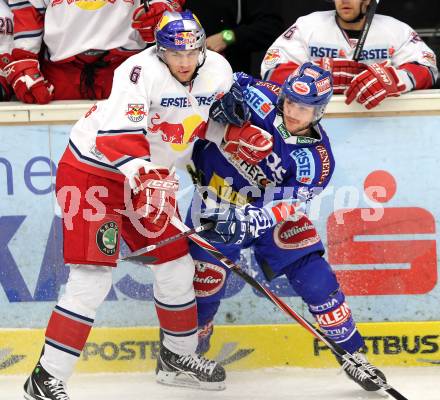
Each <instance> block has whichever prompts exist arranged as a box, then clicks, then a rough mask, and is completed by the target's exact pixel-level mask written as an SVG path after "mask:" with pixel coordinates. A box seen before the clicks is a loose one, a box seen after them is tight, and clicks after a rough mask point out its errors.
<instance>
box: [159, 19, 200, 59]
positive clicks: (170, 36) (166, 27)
mask: <svg viewBox="0 0 440 400" xmlns="http://www.w3.org/2000/svg"><path fill="white" fill-rule="evenodd" d="M155 37H156V49H157V55H158V56H159V58H160V59H161V60H162V61H164V62H165V60H164V52H165V51H166V50H168V49H169V50H175V51H182V50H194V49H200V55H199V59H198V63H197V66H198V67H201V66H202V65H203V63H204V62H205V59H206V34H205V30H204V29H203V28H202V26H201V24H200V21H199V20H198V18H197V17H196V16H195V15H194V14H193V13H192V12H191V11H188V10H187V11H184V12H170V11H165V12H164V13H163V15H162V18H161V20H160V21H159V23H158V24H157V27H156V30H155Z"/></svg>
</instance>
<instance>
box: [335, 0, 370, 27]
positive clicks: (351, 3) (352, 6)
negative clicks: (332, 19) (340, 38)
mask: <svg viewBox="0 0 440 400" xmlns="http://www.w3.org/2000/svg"><path fill="white" fill-rule="evenodd" d="M369 3H370V0H335V8H336V12H337V14H338V17H339V18H340V19H341V20H342V22H346V23H350V22H352V21H355V20H356V18H358V16H359V14H360V13H361V12H363V13H365V11H366V7H367V6H368V4H369Z"/></svg>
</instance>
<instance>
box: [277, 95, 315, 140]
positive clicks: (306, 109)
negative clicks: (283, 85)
mask: <svg viewBox="0 0 440 400" xmlns="http://www.w3.org/2000/svg"><path fill="white" fill-rule="evenodd" d="M314 112H315V108H314V107H312V106H308V105H306V104H299V103H295V102H293V101H291V100H289V99H288V98H286V99H284V104H283V120H284V125H285V127H286V129H287V130H288V131H289V132H290V133H291V134H293V135H296V134H301V133H302V131H304V130H305V129H307V128H308V127H309V125H310V123H311V122H312V120H313V115H314Z"/></svg>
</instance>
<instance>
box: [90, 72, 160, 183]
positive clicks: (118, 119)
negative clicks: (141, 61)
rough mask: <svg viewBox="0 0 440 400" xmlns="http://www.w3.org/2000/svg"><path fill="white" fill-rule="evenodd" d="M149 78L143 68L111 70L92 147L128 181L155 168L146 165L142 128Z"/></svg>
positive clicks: (148, 102)
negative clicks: (108, 91)
mask: <svg viewBox="0 0 440 400" xmlns="http://www.w3.org/2000/svg"><path fill="white" fill-rule="evenodd" d="M152 79H153V77H152V76H151V75H150V76H149V77H148V76H147V73H146V71H144V70H143V67H141V66H136V65H124V64H122V66H121V67H119V68H117V69H116V71H115V75H114V78H113V87H112V91H111V94H110V97H109V98H108V100H106V102H105V106H104V107H103V109H102V112H101V115H100V116H99V120H100V124H99V129H98V132H97V136H96V147H97V148H98V150H99V151H100V152H101V153H103V154H104V155H105V156H106V157H107V158H108V160H109V161H110V162H111V163H112V165H113V166H114V167H116V168H118V169H119V170H120V171H121V172H122V173H123V174H124V175H125V176H126V177H127V178H129V179H130V178H131V177H132V176H133V175H134V174H136V172H137V171H138V169H139V168H140V167H148V168H154V167H157V166H155V165H153V164H152V163H151V162H150V145H149V143H148V140H147V138H146V134H147V132H146V130H145V128H144V126H145V120H144V117H146V116H147V115H148V110H149V106H150V98H151V96H150V93H152V86H153V84H152Z"/></svg>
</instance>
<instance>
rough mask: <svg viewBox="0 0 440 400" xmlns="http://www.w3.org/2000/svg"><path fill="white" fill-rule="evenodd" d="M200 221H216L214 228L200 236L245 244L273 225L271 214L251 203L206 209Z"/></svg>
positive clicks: (213, 240) (217, 241) (212, 239)
mask: <svg viewBox="0 0 440 400" xmlns="http://www.w3.org/2000/svg"><path fill="white" fill-rule="evenodd" d="M200 222H201V223H202V224H205V223H208V222H213V223H214V227H213V228H212V229H210V230H207V231H203V232H201V233H200V236H203V237H204V238H205V239H207V240H209V241H211V242H216V243H224V244H244V243H246V242H248V241H250V240H253V239H255V238H257V237H259V236H261V235H262V234H263V233H264V232H266V230H267V229H269V228H271V227H272V225H273V222H272V218H271V216H270V215H269V213H268V212H267V211H266V210H265V209H264V208H259V207H255V206H253V205H251V204H248V205H246V206H244V207H234V206H230V207H229V208H223V209H222V208H218V207H217V208H215V209H208V210H205V211H204V212H203V214H201V216H200Z"/></svg>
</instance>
